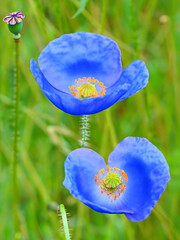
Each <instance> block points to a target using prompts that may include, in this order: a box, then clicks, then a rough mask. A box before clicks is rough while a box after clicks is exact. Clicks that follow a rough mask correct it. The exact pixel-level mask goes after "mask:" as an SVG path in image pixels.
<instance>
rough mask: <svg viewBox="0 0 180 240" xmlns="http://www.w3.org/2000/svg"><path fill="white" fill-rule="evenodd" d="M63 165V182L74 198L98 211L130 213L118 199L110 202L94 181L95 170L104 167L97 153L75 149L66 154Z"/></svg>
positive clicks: (84, 149)
mask: <svg viewBox="0 0 180 240" xmlns="http://www.w3.org/2000/svg"><path fill="white" fill-rule="evenodd" d="M64 166H65V180H64V182H63V184H64V186H65V187H66V188H67V189H68V190H69V191H70V193H71V194H72V195H73V196H74V197H75V198H77V199H79V200H80V201H81V202H83V203H84V204H86V205H87V206H89V207H90V208H92V209H93V210H95V211H98V212H102V213H129V214H130V213H132V211H130V210H129V209H128V208H127V207H126V206H125V205H124V204H122V202H121V201H120V200H119V199H117V200H116V201H114V202H111V201H110V199H109V198H108V196H107V195H105V194H102V193H101V190H100V188H99V186H98V185H97V184H96V183H95V181H94V177H95V175H96V174H97V172H99V171H100V170H101V169H102V168H104V169H106V164H105V162H104V159H103V158H102V157H101V156H100V155H99V154H97V153H96V152H94V151H93V150H91V149H87V148H81V149H76V150H74V151H73V152H71V153H70V154H69V155H68V156H67V158H66V161H65V164H64Z"/></svg>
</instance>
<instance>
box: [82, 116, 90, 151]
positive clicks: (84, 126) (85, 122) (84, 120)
mask: <svg viewBox="0 0 180 240" xmlns="http://www.w3.org/2000/svg"><path fill="white" fill-rule="evenodd" d="M88 127H89V125H88V116H87V115H83V116H82V140H81V147H82V148H83V147H85V146H86V141H87V140H88Z"/></svg>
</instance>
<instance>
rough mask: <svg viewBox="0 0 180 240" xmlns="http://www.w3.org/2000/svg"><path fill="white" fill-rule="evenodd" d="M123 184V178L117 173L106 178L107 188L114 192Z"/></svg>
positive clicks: (109, 174)
mask: <svg viewBox="0 0 180 240" xmlns="http://www.w3.org/2000/svg"><path fill="white" fill-rule="evenodd" d="M121 183H122V180H121V177H120V176H119V174H118V173H116V172H109V173H108V174H107V175H106V177H105V185H106V188H108V189H110V190H113V189H116V188H117V187H118V186H119V185H120V184H121Z"/></svg>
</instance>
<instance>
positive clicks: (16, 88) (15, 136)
mask: <svg viewBox="0 0 180 240" xmlns="http://www.w3.org/2000/svg"><path fill="white" fill-rule="evenodd" d="M19 40H20V39H14V42H15V78H14V95H13V110H14V116H13V117H14V118H13V159H12V170H13V205H14V206H13V212H14V226H15V235H19V232H20V222H19V215H18V206H19V193H18V184H17V163H18V135H19V85H20V83H19Z"/></svg>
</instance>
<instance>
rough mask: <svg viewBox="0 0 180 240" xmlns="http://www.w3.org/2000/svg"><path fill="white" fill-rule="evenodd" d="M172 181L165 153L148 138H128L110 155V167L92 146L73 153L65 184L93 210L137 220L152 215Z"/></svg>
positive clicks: (67, 161)
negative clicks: (168, 183)
mask: <svg viewBox="0 0 180 240" xmlns="http://www.w3.org/2000/svg"><path fill="white" fill-rule="evenodd" d="M169 180H170V174H169V167H168V164H167V162H166V160H165V158H164V156H163V154H162V153H161V152H160V151H159V150H158V149H157V148H156V147H155V146H154V145H153V144H152V143H150V142H149V141H148V140H147V139H145V138H138V137H127V138H125V139H124V140H123V141H122V142H120V143H119V144H118V145H117V146H116V147H115V149H114V150H113V151H112V153H111V154H110V156H109V159H108V166H106V163H105V161H104V159H103V158H102V157H101V156H100V155H99V154H98V153H96V152H94V151H93V150H91V149H88V148H81V149H76V150H74V151H73V152H71V153H70V154H69V155H68V156H67V159H66V161H65V180H64V182H63V184H64V186H65V187H66V188H67V189H68V190H69V191H70V193H71V194H72V195H73V196H74V197H75V198H77V199H79V200H80V201H81V202H83V203H84V204H85V205H87V206H88V207H90V208H92V209H93V210H95V211H97V212H101V213H114V214H115V213H118V214H125V215H126V217H127V218H128V219H129V220H131V221H133V222H137V221H142V220H144V219H145V218H147V217H148V216H149V214H150V213H151V211H152V209H153V208H154V206H155V204H156V202H157V201H158V200H159V198H160V196H161V194H162V193H163V191H164V190H165V188H166V185H167V182H168V181H169Z"/></svg>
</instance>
